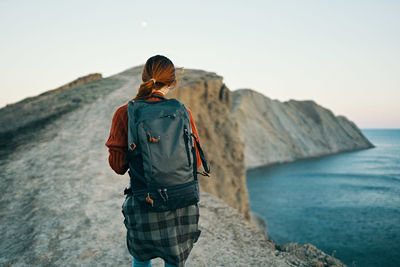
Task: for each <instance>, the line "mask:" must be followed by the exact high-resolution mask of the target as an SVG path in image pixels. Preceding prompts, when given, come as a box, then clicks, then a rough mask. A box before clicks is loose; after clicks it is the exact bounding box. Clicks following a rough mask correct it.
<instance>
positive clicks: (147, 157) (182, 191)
mask: <svg viewBox="0 0 400 267" xmlns="http://www.w3.org/2000/svg"><path fill="white" fill-rule="evenodd" d="M153 97H158V98H161V101H147V100H136V101H133V100H131V101H129V103H128V153H127V155H126V161H127V162H128V164H129V172H128V173H129V176H130V178H131V185H132V179H139V180H140V181H141V182H143V183H144V184H146V188H144V189H136V188H129V189H128V188H126V189H125V192H124V193H125V194H129V193H131V194H132V195H133V196H134V197H135V198H136V199H137V200H138V201H139V202H140V203H141V204H143V205H145V206H146V207H147V208H148V209H149V210H152V211H165V210H173V209H177V208H181V207H186V206H189V205H192V204H196V203H197V202H199V200H200V193H199V184H198V181H197V174H198V173H199V172H198V171H197V157H196V149H195V147H194V142H196V146H197V148H198V151H199V154H200V157H201V161H202V164H203V168H204V170H205V172H203V173H200V174H202V175H206V176H209V173H210V169H209V165H208V162H207V160H206V159H205V157H204V153H203V150H202V149H201V147H200V143H199V142H198V140H197V139H196V138H195V136H194V134H193V132H192V128H191V125H190V116H189V113H188V111H187V109H186V107H185V106H184V104H183V103H182V102H180V101H179V100H177V99H167V98H165V97H163V96H160V95H153Z"/></svg>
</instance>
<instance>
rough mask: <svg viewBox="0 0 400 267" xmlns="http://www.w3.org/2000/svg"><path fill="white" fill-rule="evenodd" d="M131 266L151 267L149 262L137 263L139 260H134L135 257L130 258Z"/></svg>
mask: <svg viewBox="0 0 400 267" xmlns="http://www.w3.org/2000/svg"><path fill="white" fill-rule="evenodd" d="M132 264H133V267H151V260H148V261H139V260H137V259H135V257H132Z"/></svg>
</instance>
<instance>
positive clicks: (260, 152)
mask: <svg viewBox="0 0 400 267" xmlns="http://www.w3.org/2000/svg"><path fill="white" fill-rule="evenodd" d="M233 95H234V101H233V106H232V113H233V115H234V117H235V118H236V119H237V121H238V123H239V129H240V136H241V138H242V142H244V143H245V162H246V167H247V168H254V167H260V166H263V165H269V164H274V163H282V162H290V161H293V160H296V159H301V158H309V157H317V156H323V155H328V154H334V153H339V152H345V151H353V150H359V149H366V148H371V147H373V145H372V144H371V143H370V142H369V141H368V139H366V138H365V137H364V135H363V134H362V133H361V131H360V130H359V129H358V127H357V126H356V125H355V124H354V123H353V122H352V121H350V120H348V119H347V118H346V117H344V116H335V115H334V114H333V113H332V112H331V111H330V110H328V109H326V108H324V107H322V106H320V105H318V104H317V103H315V102H314V101H312V100H306V101H296V100H289V101H285V102H280V101H278V100H272V99H270V98H269V97H266V96H264V95H262V94H260V93H257V92H255V91H253V90H250V89H241V90H237V91H234V92H233Z"/></svg>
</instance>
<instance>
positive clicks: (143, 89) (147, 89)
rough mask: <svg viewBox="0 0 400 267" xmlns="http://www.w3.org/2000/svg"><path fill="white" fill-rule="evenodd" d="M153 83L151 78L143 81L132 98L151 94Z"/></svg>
mask: <svg viewBox="0 0 400 267" xmlns="http://www.w3.org/2000/svg"><path fill="white" fill-rule="evenodd" d="M154 85H155V84H154V82H153V81H152V80H148V81H146V82H143V83H142V84H141V85H140V87H139V90H138V92H137V95H136V97H135V98H133V100H138V99H146V98H147V97H149V96H151V94H152V92H153V88H154V87H155V86H154Z"/></svg>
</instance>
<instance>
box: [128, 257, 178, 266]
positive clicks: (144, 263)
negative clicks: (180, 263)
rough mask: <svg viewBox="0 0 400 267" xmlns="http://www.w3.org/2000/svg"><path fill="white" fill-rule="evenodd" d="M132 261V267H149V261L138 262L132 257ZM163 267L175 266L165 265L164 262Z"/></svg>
mask: <svg viewBox="0 0 400 267" xmlns="http://www.w3.org/2000/svg"><path fill="white" fill-rule="evenodd" d="M132 258H133V259H132V264H133V267H151V260H148V261H138V260H137V259H135V258H134V257H132ZM164 264H165V265H164V266H165V267H176V266H175V265H171V264H169V263H167V262H164ZM185 266H186V264H185Z"/></svg>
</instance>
